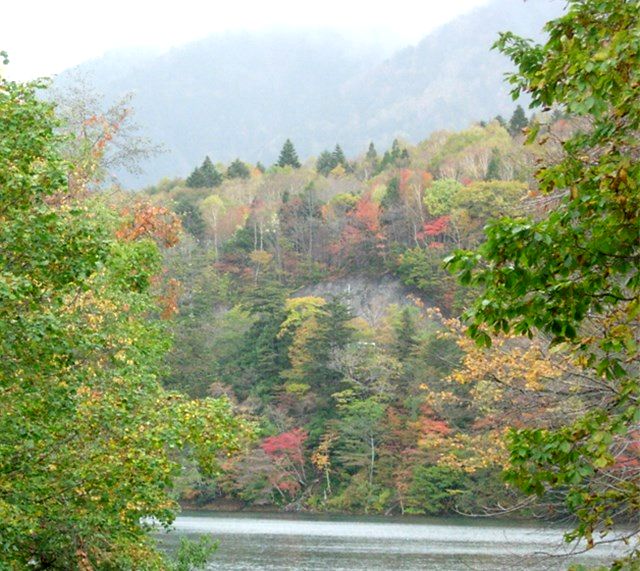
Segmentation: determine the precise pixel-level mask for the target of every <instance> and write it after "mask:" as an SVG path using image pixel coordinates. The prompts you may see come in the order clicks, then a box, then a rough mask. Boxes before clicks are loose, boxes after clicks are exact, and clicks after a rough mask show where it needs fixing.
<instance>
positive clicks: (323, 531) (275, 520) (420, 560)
mask: <svg viewBox="0 0 640 571" xmlns="http://www.w3.org/2000/svg"><path fill="white" fill-rule="evenodd" d="M199 535H210V536H212V537H214V538H215V539H217V540H219V545H220V546H219V548H218V551H217V552H216V554H215V555H214V557H213V559H212V561H211V564H210V566H209V567H208V569H223V570H230V569H234V570H240V569H246V570H257V569H261V570H265V571H267V570H285V569H287V570H301V571H306V570H316V569H318V570H320V569H321V570H325V571H341V570H345V571H360V570H362V571H374V570H393V571H404V570H418V569H420V570H425V569H428V570H433V571H454V570H469V569H473V570H478V571H502V570H504V571H507V570H508V571H514V570H532V571H533V570H547V569H548V570H552V569H566V568H567V566H568V565H569V564H570V563H576V562H582V563H588V564H590V565H596V564H597V563H599V562H602V561H604V560H606V557H607V556H611V554H612V552H611V551H610V550H609V551H605V550H604V549H603V550H600V551H598V552H595V553H594V552H591V553H590V554H588V555H581V556H579V557H575V556H574V557H569V558H568V559H567V558H566V557H562V558H561V557H560V556H561V555H563V554H565V555H566V553H567V551H566V549H567V548H566V547H565V548H564V549H562V548H560V547H559V546H560V545H561V542H562V530H561V529H549V528H547V529H544V528H541V527H533V526H530V525H520V524H505V523H503V522H495V521H487V520H476V519H466V518H461V519H457V518H456V519H448V518H447V519H430V518H412V519H410V520H407V519H402V520H398V519H392V520H389V519H383V518H368V517H367V518H365V517H361V518H357V517H340V516H338V517H331V516H309V515H290V514H286V515H282V514H244V513H243V514H215V513H214V514H211V513H206V514H204V513H196V512H186V513H185V514H184V515H183V516H181V517H179V518H178V519H177V521H176V523H175V530H174V531H172V532H170V533H169V534H168V536H166V538H165V539H164V540H165V541H167V542H168V543H173V542H176V541H177V540H178V538H179V537H181V536H188V537H194V538H195V537H197V536H199Z"/></svg>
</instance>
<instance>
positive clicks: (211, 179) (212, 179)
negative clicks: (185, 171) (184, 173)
mask: <svg viewBox="0 0 640 571" xmlns="http://www.w3.org/2000/svg"><path fill="white" fill-rule="evenodd" d="M221 183H222V175H221V174H220V173H219V172H218V170H217V169H216V167H215V166H214V164H213V163H212V162H211V159H210V158H209V157H208V156H207V157H205V159H204V161H203V162H202V165H200V166H199V167H196V168H195V169H194V170H193V172H192V173H191V174H190V175H189V177H188V178H187V182H186V184H187V186H188V187H189V188H213V187H214V186H219V185H220V184H221Z"/></svg>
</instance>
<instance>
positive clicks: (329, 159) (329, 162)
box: [316, 151, 336, 176]
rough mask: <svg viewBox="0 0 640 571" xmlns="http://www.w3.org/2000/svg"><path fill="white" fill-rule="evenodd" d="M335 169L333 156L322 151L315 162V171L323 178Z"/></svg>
mask: <svg viewBox="0 0 640 571" xmlns="http://www.w3.org/2000/svg"><path fill="white" fill-rule="evenodd" d="M335 167H336V162H335V160H334V157H333V154H332V153H330V152H329V151H322V152H321V153H320V156H319V157H318V160H317V161H316V170H317V171H318V173H320V174H321V175H323V176H327V175H328V174H329V173H330V172H331V171H332V170H333V169H334V168H335Z"/></svg>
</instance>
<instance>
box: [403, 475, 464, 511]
mask: <svg viewBox="0 0 640 571" xmlns="http://www.w3.org/2000/svg"><path fill="white" fill-rule="evenodd" d="M468 486H469V482H468V477H467V476H466V475H465V473H464V472H461V471H459V470H454V469H453V468H447V467H444V466H416V467H415V468H414V470H413V477H412V479H411V485H410V487H409V491H408V493H407V510H406V511H407V513H413V514H430V515H439V514H443V513H448V512H451V511H452V508H453V507H454V505H455V502H456V500H457V497H456V494H457V493H460V492H461V491H463V490H464V489H466V488H467V487H468Z"/></svg>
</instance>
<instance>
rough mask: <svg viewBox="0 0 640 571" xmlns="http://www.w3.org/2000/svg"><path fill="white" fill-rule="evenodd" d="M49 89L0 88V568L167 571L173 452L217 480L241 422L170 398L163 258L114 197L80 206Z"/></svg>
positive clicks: (213, 404) (225, 409)
mask: <svg viewBox="0 0 640 571" xmlns="http://www.w3.org/2000/svg"><path fill="white" fill-rule="evenodd" d="M42 86H43V84H39V83H33V84H18V83H14V82H7V81H4V80H2V81H0V125H2V144H0V241H1V243H2V254H1V257H0V351H2V355H3V360H2V363H1V364H0V410H1V411H2V414H0V538H1V541H0V562H1V564H0V566H1V567H2V568H3V569H25V568H31V567H33V568H38V569H60V570H62V569H65V570H67V569H70V570H86V569H96V570H98V569H99V570H106V569H143V570H144V569H153V570H156V569H169V568H171V567H172V565H171V563H170V562H169V561H167V560H166V558H165V556H164V555H162V554H161V553H160V552H159V551H156V550H155V548H154V546H155V544H154V540H153V539H152V538H151V537H150V536H149V535H148V531H150V530H151V529H152V528H153V527H154V525H155V524H151V523H150V521H151V518H153V520H154V521H155V522H158V523H159V524H162V525H164V526H169V525H170V524H171V522H172V520H173V519H174V517H175V515H176V513H177V507H178V506H177V504H176V503H175V502H174V501H173V500H172V499H171V497H170V495H169V491H170V488H171V484H172V481H173V477H174V476H175V475H176V474H177V473H178V472H179V471H180V468H179V465H178V464H177V463H176V462H175V461H174V459H173V457H174V456H173V455H170V454H169V450H170V449H171V448H173V449H179V448H181V447H183V446H184V445H185V444H186V443H187V442H190V443H191V446H190V448H189V452H188V455H190V456H192V457H193V459H194V460H197V461H198V462H199V463H200V465H201V467H202V468H203V469H204V470H205V471H206V472H208V473H214V472H215V471H216V461H215V460H216V455H217V453H218V452H231V451H232V450H234V449H235V448H237V446H238V434H239V431H242V430H243V428H242V422H240V421H239V420H237V419H234V417H233V416H232V414H231V411H230V405H229V403H228V402H227V401H222V400H208V401H202V402H199V403H194V402H189V401H187V400H185V399H184V398H183V397H181V396H180V395H178V394H172V393H167V392H165V391H164V390H163V389H162V388H161V386H160V385H159V383H158V380H157V375H158V370H159V366H160V364H161V359H162V356H163V354H164V352H165V350H166V348H167V346H168V342H167V331H166V327H165V326H164V324H163V322H162V321H160V320H151V319H149V317H150V316H152V315H154V314H157V313H158V312H159V309H160V308H159V307H158V304H157V302H156V299H155V296H154V295H153V293H152V289H151V282H152V277H153V276H154V275H155V274H157V273H158V272H159V270H160V261H161V255H160V251H159V248H158V246H157V244H156V241H155V239H154V236H153V235H151V234H149V233H148V232H146V231H145V230H144V229H143V228H146V226H145V225H144V223H143V222H141V221H140V220H138V219H136V218H135V217H132V218H131V219H128V220H126V221H123V219H122V218H121V217H120V216H119V215H118V213H117V212H115V211H114V209H113V208H111V207H110V206H109V205H107V204H106V203H105V200H104V199H103V197H101V196H99V195H98V196H95V195H93V196H90V197H89V198H84V199H78V198H75V197H74V196H75V195H74V194H70V192H69V186H68V185H69V182H68V174H69V167H68V165H67V164H66V163H65V162H64V161H63V160H62V159H61V152H62V140H61V137H59V136H58V135H56V132H58V131H57V129H58V126H59V124H58V122H57V121H56V120H55V118H54V109H53V107H52V106H51V105H50V104H48V103H46V102H44V101H43V99H42V98H41V97H39V96H38V93H37V90H38V88H39V87H42ZM148 212H154V211H153V210H149V211H148ZM147 221H149V220H148V219H147ZM138 222H140V224H138V225H136V224H137V223H138ZM131 226H133V227H131ZM201 547H202V549H201V550H197V549H194V550H192V554H193V555H194V558H195V559H199V560H200V561H202V556H203V555H204V551H203V549H204V550H205V551H206V550H207V549H205V546H204V545H202V546H201ZM196 551H197V552H198V553H196ZM180 557H181V561H180V562H178V563H176V565H182V567H175V566H174V568H185V565H186V564H187V559H189V557H188V553H186V551H185V550H182V552H181V555H180ZM194 558H191V560H192V561H193V560H194Z"/></svg>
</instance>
